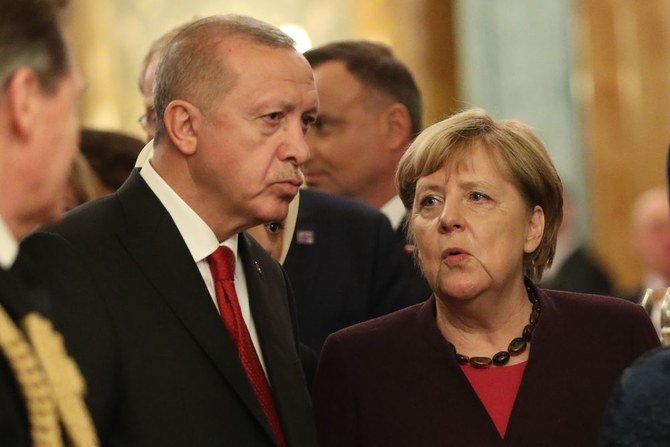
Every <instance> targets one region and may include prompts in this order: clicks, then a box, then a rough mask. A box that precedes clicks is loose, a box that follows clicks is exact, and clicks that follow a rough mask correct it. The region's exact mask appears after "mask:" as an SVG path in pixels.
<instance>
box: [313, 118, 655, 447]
mask: <svg viewBox="0 0 670 447" xmlns="http://www.w3.org/2000/svg"><path fill="white" fill-rule="evenodd" d="M396 180H397V186H398V190H399V195H400V197H401V198H402V200H403V203H404V204H405V207H406V208H407V209H408V210H409V212H410V216H409V219H408V225H409V228H408V229H409V237H410V239H411V241H410V242H411V243H412V245H414V246H415V247H416V249H415V250H416V252H415V255H416V259H417V262H418V264H419V266H420V267H421V270H422V272H423V274H424V276H425V277H426V279H427V280H428V283H429V284H430V286H431V288H432V290H433V295H432V297H431V298H430V299H429V300H427V301H426V302H424V303H422V304H418V305H416V306H413V307H410V308H407V309H404V310H400V311H398V312H395V313H393V314H390V315H388V316H385V317H381V318H378V319H375V320H372V321H369V322H366V323H362V324H359V325H356V326H353V327H350V328H347V329H344V330H342V331H340V332H337V333H336V334H334V335H331V336H330V337H329V338H328V340H327V341H326V344H325V346H324V349H323V352H322V358H321V363H320V365H319V368H318V372H317V377H316V382H315V387H314V401H315V407H316V417H317V425H318V427H319V430H320V437H321V443H322V444H321V445H322V446H324V447H329V446H337V447H346V446H387V447H388V446H413V447H418V446H437V445H444V446H469V447H470V446H562V447H565V446H570V447H578V446H593V445H595V443H596V440H597V436H598V427H599V425H600V421H601V418H602V415H603V410H604V407H605V404H606V402H607V398H608V396H609V394H610V392H611V391H612V388H613V385H614V384H615V382H616V380H617V378H618V377H619V375H620V374H621V372H622V371H623V369H624V368H626V367H627V366H628V365H629V364H630V363H632V362H633V360H635V359H636V358H637V357H638V356H639V355H641V354H642V353H644V352H645V351H647V350H648V349H650V348H652V347H654V346H657V345H658V344H659V340H658V337H657V336H656V334H655V332H654V329H653V327H652V326H651V324H650V322H649V319H648V317H647V315H646V314H645V312H644V311H643V310H642V308H640V307H639V306H636V305H634V304H631V303H629V302H626V301H624V300H618V299H614V298H611V297H602V296H593V295H583V294H577V293H569V292H557V291H549V290H541V289H539V288H537V287H536V285H535V283H536V282H537V281H539V279H540V277H541V275H542V272H543V270H544V269H545V268H547V267H548V266H549V265H550V264H551V262H552V258H553V255H554V250H555V246H556V234H557V231H558V227H559V226H560V222H561V217H562V186H561V181H560V179H559V177H558V174H557V173H556V170H555V168H554V166H553V164H552V162H551V160H550V158H549V155H548V154H547V151H546V150H545V148H544V146H543V145H542V143H541V142H540V140H539V139H538V138H537V137H536V136H535V135H534V134H533V133H532V132H531V130H530V129H529V128H528V127H527V126H526V125H524V124H522V123H520V122H517V121H496V120H494V119H492V118H491V117H490V116H488V115H487V114H486V113H485V112H484V111H482V110H477V109H475V110H468V111H465V112H461V113H458V114H456V115H454V116H452V117H450V118H448V119H447V120H445V121H442V122H439V123H437V124H435V125H433V126H431V127H429V128H428V129H426V130H425V131H424V132H423V133H422V134H421V135H419V136H418V137H417V139H416V141H414V143H413V144H412V145H411V146H410V148H409V149H408V150H407V152H406V153H405V155H404V156H403V158H402V160H401V162H400V165H399V168H398V173H397V179H396Z"/></svg>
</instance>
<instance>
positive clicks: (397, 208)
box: [379, 196, 407, 230]
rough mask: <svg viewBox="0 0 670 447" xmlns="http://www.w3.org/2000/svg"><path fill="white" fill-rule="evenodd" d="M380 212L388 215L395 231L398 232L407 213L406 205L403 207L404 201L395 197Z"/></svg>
mask: <svg viewBox="0 0 670 447" xmlns="http://www.w3.org/2000/svg"><path fill="white" fill-rule="evenodd" d="M379 211H381V212H382V213H384V215H386V217H387V218H388V220H389V221H390V222H391V226H392V227H393V229H394V230H397V229H398V227H400V224H401V223H402V220H403V218H404V217H405V214H406V213H407V210H406V209H405V205H403V204H402V200H400V196H394V197H393V198H392V199H391V200H389V201H388V202H386V204H385V205H384V206H382V207H381V208H380V209H379Z"/></svg>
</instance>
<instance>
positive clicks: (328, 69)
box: [305, 41, 431, 302]
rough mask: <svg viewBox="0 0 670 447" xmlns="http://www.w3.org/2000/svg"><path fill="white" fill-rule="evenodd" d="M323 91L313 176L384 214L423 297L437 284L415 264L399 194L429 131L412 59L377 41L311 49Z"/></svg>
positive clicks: (308, 173)
mask: <svg viewBox="0 0 670 447" xmlns="http://www.w3.org/2000/svg"><path fill="white" fill-rule="evenodd" d="M305 57H306V58H307V60H308V61H309V63H310V65H311V66H312V68H313V69H314V76H315V78H316V79H317V86H318V91H319V117H318V119H317V122H316V125H315V126H314V132H311V133H310V134H309V135H308V137H307V142H308V143H309V147H310V150H311V151H312V158H311V159H310V160H309V161H308V162H307V163H306V164H305V180H306V182H307V184H308V185H309V186H310V187H312V188H316V189H320V190H323V191H325V192H328V193H331V194H337V195H340V196H344V197H347V198H350V199H353V200H357V201H359V202H362V203H365V204H366V205H369V206H371V207H373V208H377V209H379V210H380V211H381V212H382V213H384V214H385V215H386V216H387V217H388V219H389V221H390V222H391V225H392V227H393V229H394V230H396V232H397V236H398V241H399V244H400V247H402V248H401V250H402V251H404V256H405V268H406V269H407V271H408V272H409V273H410V278H411V279H410V281H409V283H408V287H409V288H410V294H411V295H412V296H413V297H414V298H415V301H416V302H418V301H421V300H424V299H425V298H427V297H428V296H429V295H430V293H431V292H430V289H429V288H428V285H427V283H426V282H425V280H424V279H423V277H422V276H421V274H420V272H419V271H418V269H416V268H415V266H414V262H413V258H412V251H413V247H412V246H411V245H406V244H407V237H406V233H405V226H404V221H405V218H406V216H405V214H406V210H405V207H404V206H403V204H402V201H401V200H400V198H399V197H398V195H397V192H396V187H395V172H396V169H397V167H398V162H399V161H400V157H402V155H403V154H404V153H405V150H406V149H407V147H408V146H409V144H410V143H411V141H412V139H413V138H414V137H415V136H416V135H418V133H419V132H420V131H421V126H422V124H421V121H422V110H421V93H420V92H419V89H418V87H417V85H416V83H415V82H414V77H413V76H412V73H411V72H410V71H409V69H408V68H407V66H405V64H403V63H402V62H401V61H400V60H398V59H397V58H396V57H395V56H394V55H393V52H392V51H391V49H390V48H388V47H386V46H384V45H382V44H379V43H375V42H368V41H342V42H334V43H331V44H327V45H324V46H321V47H317V48H314V49H311V50H309V51H307V52H305Z"/></svg>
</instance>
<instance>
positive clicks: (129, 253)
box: [28, 171, 315, 446]
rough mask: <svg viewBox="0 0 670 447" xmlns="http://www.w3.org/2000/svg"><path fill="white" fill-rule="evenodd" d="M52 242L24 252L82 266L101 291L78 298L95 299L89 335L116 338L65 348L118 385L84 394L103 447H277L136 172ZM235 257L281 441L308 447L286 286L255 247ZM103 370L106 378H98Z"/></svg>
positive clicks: (207, 301) (67, 328)
mask: <svg viewBox="0 0 670 447" xmlns="http://www.w3.org/2000/svg"><path fill="white" fill-rule="evenodd" d="M53 232H54V233H55V234H40V235H37V236H35V237H34V238H33V239H32V240H29V241H28V243H29V244H31V245H34V246H35V247H34V248H36V249H42V250H47V249H48V250H51V251H52V253H53V254H52V255H51V259H52V260H58V259H59V258H60V257H61V256H62V258H63V259H68V258H72V257H74V258H77V259H78V260H79V261H81V262H82V263H83V264H85V265H86V269H87V270H88V271H89V272H90V275H91V276H92V279H93V282H94V283H95V287H96V288H97V290H80V291H79V293H80V294H90V295H89V296H86V298H85V299H82V298H80V299H82V300H83V301H86V300H87V301H88V304H85V306H88V307H89V308H92V307H99V306H101V305H102V306H104V307H105V308H106V309H102V310H101V309H97V308H96V309H93V310H91V311H90V312H89V311H88V309H85V311H86V312H84V314H83V315H86V316H87V318H88V317H89V315H91V314H94V315H98V316H99V317H98V321H96V324H98V325H100V327H101V328H103V329H105V328H110V329H111V331H113V336H110V337H108V339H107V340H99V339H98V340H96V344H97V346H96V351H93V350H91V349H88V348H86V347H82V344H72V346H69V349H70V350H71V352H72V354H73V356H75V358H77V360H78V361H79V363H80V365H81V368H82V370H83V372H84V374H85V375H87V373H91V372H94V373H96V374H106V375H107V377H106V378H105V379H104V380H103V379H97V383H105V381H106V380H109V381H110V382H112V383H113V384H114V385H113V386H112V387H109V386H107V387H104V386H102V387H100V388H98V387H95V386H93V387H91V386H89V405H90V408H91V411H92V412H93V414H94V417H95V420H96V423H97V424H98V429H99V433H100V437H101V439H108V440H109V445H124V446H125V445H132V446H158V445H160V446H185V445H189V446H220V445H231V446H273V445H276V444H275V442H274V440H273V438H272V434H271V433H272V432H271V430H270V428H269V425H268V424H267V422H266V421H265V419H264V416H263V412H262V410H261V408H260V406H259V404H258V403H257V400H256V397H255V395H254V392H253V389H252V388H251V385H250V384H249V382H248V379H247V376H246V375H245V372H244V370H243V369H242V366H241V364H240V362H239V360H238V355H237V351H236V348H235V345H234V344H233V342H232V341H231V339H230V337H229V335H228V333H227V331H226V329H225V327H224V325H223V323H222V322H221V320H220V318H219V315H218V313H217V310H216V308H215V306H214V304H213V301H212V299H211V297H210V295H209V293H208V291H207V288H206V287H205V284H204V282H203V280H202V277H201V275H200V273H199V271H198V269H197V266H196V264H195V263H194V262H193V258H192V256H191V254H190V253H189V251H188V248H187V247H186V244H185V243H184V241H183V239H182V237H181V235H180V234H179V232H178V230H177V227H176V226H175V224H174V223H173V221H172V219H171V218H170V216H169V214H168V213H167V211H166V210H165V208H164V207H163V206H162V204H161V203H160V201H159V200H158V199H157V198H156V196H155V195H154V194H153V193H152V192H151V190H150V189H149V187H148V186H147V185H146V183H145V182H144V180H143V179H142V178H141V176H140V175H139V173H138V172H137V171H136V172H134V173H133V174H132V175H131V177H130V179H129V180H128V181H127V182H126V184H125V185H124V186H123V187H122V188H121V189H120V190H119V192H118V193H117V194H115V195H113V196H110V197H108V198H105V199H102V200H100V201H97V202H93V203H91V204H88V205H85V206H83V207H80V208H78V209H76V210H75V211H74V212H72V213H71V214H69V215H68V216H67V217H66V218H65V220H64V221H63V222H62V223H61V224H60V225H58V226H57V227H55V228H54V229H53ZM61 238H62V239H61ZM238 250H239V255H240V257H241V259H242V262H243V264H244V270H245V276H246V280H247V286H248V291H249V299H250V306H251V311H252V314H253V316H254V320H255V325H256V329H257V332H258V337H259V341H260V345H261V348H262V352H263V358H264V360H265V365H266V369H267V374H268V376H269V380H270V383H271V385H272V390H273V395H274V399H275V404H276V407H277V412H278V414H279V418H280V421H281V425H282V429H283V432H284V436H285V438H286V440H287V442H288V445H292V446H310V445H314V442H315V441H314V438H315V435H314V431H313V424H312V422H311V421H312V416H311V405H310V402H309V397H308V395H307V390H306V387H305V383H304V377H303V374H302V371H301V367H300V360H299V357H298V352H297V341H296V339H295V337H294V335H293V334H294V332H293V330H292V328H293V319H294V316H293V310H292V307H291V306H292V304H291V292H290V290H289V288H288V285H287V282H286V278H285V276H284V274H283V272H282V270H281V268H280V267H279V265H278V264H277V263H276V262H275V261H274V260H272V259H271V258H270V257H269V256H268V255H267V254H266V253H265V251H264V250H263V249H262V248H261V247H260V246H259V245H258V244H257V243H256V242H255V241H253V240H252V239H251V238H250V237H247V236H246V235H244V234H240V236H239V247H238ZM60 251H62V252H63V253H59V252H60ZM66 252H67V253H66ZM61 267H62V266H58V265H56V266H53V265H52V266H51V267H50V268H51V269H52V270H51V273H50V274H51V280H55V281H68V282H69V281H79V282H80V283H81V282H82V281H84V282H85V281H86V279H85V278H84V279H81V280H80V279H78V278H72V277H71V276H70V277H65V276H62V272H60V273H61V274H59V268H61ZM70 273H71V272H70ZM59 287H60V290H62V291H63V290H65V289H67V286H64V285H62V284H61V285H60V286H59ZM96 294H99V297H100V298H99V297H98V296H96ZM99 299H101V300H102V303H93V302H92V301H95V300H99ZM103 311H104V312H106V313H107V316H106V317H104V316H100V314H101V312H103ZM76 320H77V318H76V317H72V318H70V320H69V321H68V322H66V323H65V325H64V327H62V331H63V332H65V333H66V334H65V335H66V337H68V335H70V338H75V336H74V335H75V334H77V333H78V332H79V331H78V328H77V322H76ZM79 339H80V340H81V334H80V333H79ZM68 342H69V339H68ZM110 359H113V361H112V362H111V363H112V365H110V367H108V368H107V371H101V369H100V368H98V367H97V366H96V363H97V362H99V361H101V360H102V361H107V362H110Z"/></svg>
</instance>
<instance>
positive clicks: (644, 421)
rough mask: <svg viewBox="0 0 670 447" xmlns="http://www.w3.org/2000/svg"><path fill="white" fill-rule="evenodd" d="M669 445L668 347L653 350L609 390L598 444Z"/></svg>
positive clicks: (627, 446)
mask: <svg viewBox="0 0 670 447" xmlns="http://www.w3.org/2000/svg"><path fill="white" fill-rule="evenodd" d="M668 445H670V350H669V349H668V348H663V349H661V348H659V349H654V350H653V351H650V352H648V353H646V354H645V355H643V356H642V357H640V358H639V359H638V360H637V361H636V362H635V363H633V364H632V365H631V366H630V367H629V368H628V369H626V372H625V373H624V374H623V375H622V376H621V380H620V381H619V384H618V385H617V388H616V390H615V391H614V393H612V397H611V398H610V401H609V404H608V405H607V410H606V411H605V419H604V422H603V426H602V429H601V433H600V440H599V443H598V446H599V447H636V446H644V447H667V446H668Z"/></svg>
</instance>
